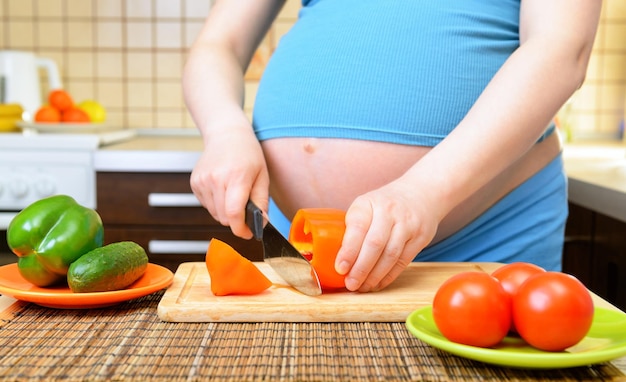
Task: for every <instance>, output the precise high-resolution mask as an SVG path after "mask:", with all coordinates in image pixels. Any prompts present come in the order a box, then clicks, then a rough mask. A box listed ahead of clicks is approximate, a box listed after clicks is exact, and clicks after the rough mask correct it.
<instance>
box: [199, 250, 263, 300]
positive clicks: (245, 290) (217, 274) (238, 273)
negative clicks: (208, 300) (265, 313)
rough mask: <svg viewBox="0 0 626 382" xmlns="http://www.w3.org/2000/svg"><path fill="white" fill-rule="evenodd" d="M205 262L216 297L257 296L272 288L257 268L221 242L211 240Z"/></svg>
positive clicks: (212, 290)
mask: <svg viewBox="0 0 626 382" xmlns="http://www.w3.org/2000/svg"><path fill="white" fill-rule="evenodd" d="M205 260H206V267H207V270H208V271H209V276H210V277H211V292H213V294H214V295H216V296H227V295H231V294H241V295H251V294H258V293H261V292H263V291H264V290H266V289H267V288H269V287H270V286H272V282H271V281H270V280H269V279H268V278H267V277H266V276H265V275H264V274H263V273H262V272H261V271H260V270H259V268H257V267H256V266H255V265H254V264H253V263H252V262H251V261H250V260H248V259H246V258H245V257H243V256H241V254H239V252H237V251H236V250H235V249H234V248H233V247H231V246H230V245H228V244H226V243H224V242H223V241H221V240H218V239H215V238H213V239H211V242H210V243H209V248H208V250H207V253H206V258H205Z"/></svg>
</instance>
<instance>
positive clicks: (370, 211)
mask: <svg viewBox="0 0 626 382" xmlns="http://www.w3.org/2000/svg"><path fill="white" fill-rule="evenodd" d="M283 3H284V1H280V0H255V1H249V0H222V1H219V0H218V1H216V2H215V4H214V6H213V7H212V9H211V12H210V14H209V15H208V17H207V20H206V23H205V25H204V27H203V29H202V31H201V32H200V35H199V36H198V38H197V40H196V41H195V43H194V44H193V46H192V48H191V51H190V55H189V60H188V62H187V64H186V67H185V72H184V79H183V86H184V93H185V100H186V103H187V106H188V108H189V110H190V112H191V114H192V116H193V118H194V121H195V123H196V125H197V126H198V128H199V129H200V131H201V133H202V137H203V140H204V144H205V146H204V151H203V153H202V156H201V158H200V160H199V161H198V163H197V165H196V167H195V168H194V171H193V173H192V176H191V181H190V182H191V186H192V189H193V191H194V193H195V194H196V196H197V198H198V199H199V200H200V202H201V203H202V204H203V205H204V206H205V207H206V208H207V210H208V211H209V212H210V213H211V215H212V216H214V217H215V219H216V220H218V221H219V222H221V223H222V224H224V225H226V226H229V227H230V228H231V230H232V231H233V233H234V234H236V235H238V236H241V237H244V238H249V237H251V232H250V231H249V230H248V228H247V227H246V225H245V222H244V210H245V205H246V202H247V200H248V199H251V200H253V201H254V202H255V203H256V204H257V205H258V206H260V207H261V208H262V209H264V210H267V209H268V206H269V198H270V196H271V198H272V199H273V200H274V201H275V203H276V205H277V206H278V208H279V209H280V210H278V209H276V208H270V210H269V214H270V219H271V220H276V219H277V216H278V214H280V213H282V214H284V216H286V217H287V218H288V219H291V217H293V215H294V214H295V212H296V211H297V210H298V209H299V208H308V207H333V208H340V209H343V210H346V211H347V214H346V231H345V235H344V240H343V244H342V248H341V250H340V251H339V253H338V255H337V261H336V264H335V267H336V269H337V271H338V272H339V273H341V274H345V275H346V278H345V283H346V287H347V288H348V289H349V290H358V291H362V292H367V291H371V290H378V289H381V288H384V287H386V286H387V285H389V284H390V283H391V282H392V281H393V280H394V279H395V278H396V277H397V276H398V275H399V274H400V272H402V270H404V269H405V267H406V266H407V265H408V264H409V263H410V262H411V261H414V260H415V261H497V262H513V261H527V262H532V263H535V264H538V265H540V266H542V267H544V268H546V269H550V270H559V269H560V267H561V250H562V245H563V231H564V225H565V221H566V218H567V195H566V190H567V188H566V178H565V175H564V173H563V164H562V160H561V155H560V153H561V146H560V140H559V137H558V132H556V131H555V128H554V125H553V124H552V119H553V117H554V115H555V114H556V113H557V111H558V110H559V108H560V107H561V106H562V105H563V104H564V103H565V101H566V100H567V99H568V98H569V97H570V96H571V95H572V93H573V92H574V91H575V90H576V89H577V88H578V87H579V86H580V85H581V83H582V82H583V80H584V76H585V72H586V67H587V63H588V60H589V55H590V52H591V47H592V44H593V41H594V37H595V32H596V28H597V23H598V18H599V13H600V8H601V2H600V1H590V0H552V1H548V2H546V1H543V0H523V1H520V0H465V1H458V0H424V1H414V0H384V1H383V0H308V1H307V0H303V1H302V5H303V7H302V9H301V11H300V14H299V17H298V21H297V22H296V23H295V25H294V26H293V27H292V29H291V30H290V31H289V32H288V33H287V34H286V35H285V36H284V37H283V38H282V39H281V41H280V43H279V44H278V47H277V50H276V51H275V52H274V53H273V55H272V58H271V60H270V62H269V64H268V66H267V68H266V69H265V72H264V75H263V78H262V80H261V83H260V86H259V89H258V93H257V97H256V101H255V108H254V116H253V121H252V123H251V122H250V121H249V119H248V118H247V117H246V115H245V114H244V112H243V110H242V104H243V89H244V86H243V76H244V73H245V70H246V68H247V66H248V64H249V62H250V60H251V57H252V55H253V54H254V52H255V50H256V48H257V46H258V44H259V43H260V41H261V40H262V38H263V37H264V35H265V34H266V32H267V30H268V29H269V27H270V26H271V23H272V21H273V20H274V18H275V17H276V15H277V14H278V12H279V11H280V9H281V7H282V5H283Z"/></svg>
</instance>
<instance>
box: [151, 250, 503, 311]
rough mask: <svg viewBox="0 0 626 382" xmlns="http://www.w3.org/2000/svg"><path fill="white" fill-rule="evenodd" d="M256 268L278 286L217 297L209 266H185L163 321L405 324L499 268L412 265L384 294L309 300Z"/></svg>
mask: <svg viewBox="0 0 626 382" xmlns="http://www.w3.org/2000/svg"><path fill="white" fill-rule="evenodd" d="M255 265H256V266H257V267H258V268H259V269H260V270H261V271H262V272H263V273H264V274H265V275H266V276H267V277H268V278H269V279H270V280H271V281H272V282H273V283H274V285H273V286H272V287H270V288H269V289H267V290H266V291H264V292H263V293H261V294H258V295H253V296H214V295H213V294H212V293H211V280H210V278H209V274H208V272H207V269H206V266H205V264H204V263H200V262H199V263H183V264H181V265H180V266H179V268H178V270H177V271H176V273H175V274H174V281H173V283H172V285H170V287H169V288H168V289H167V290H166V291H165V294H164V295H163V298H162V299H161V301H160V302H159V306H158V315H159V317H160V318H161V320H163V321H172V322H404V321H405V320H406V317H407V316H408V315H409V313H411V312H412V311H414V310H415V309H418V308H420V307H423V306H428V305H431V304H432V300H433V297H434V296H435V292H436V291H437V289H438V288H439V286H440V285H441V284H442V283H443V282H444V281H445V280H447V279H448V278H449V277H451V276H452V275H454V274H457V273H459V272H464V271H484V272H489V273H491V272H492V271H493V270H494V269H496V268H498V267H499V266H501V265H502V264H498V263H411V264H410V265H409V267H408V268H407V269H406V270H405V271H404V272H403V273H402V274H401V275H400V276H399V277H398V279H396V281H394V283H393V284H391V285H390V286H388V287H387V288H385V289H383V290H382V291H379V292H372V293H355V292H347V291H342V292H333V293H323V294H322V295H321V296H317V297H311V296H306V295H304V294H302V293H300V292H298V291H296V290H295V289H293V288H291V287H289V286H288V285H287V284H286V283H285V281H284V280H283V279H282V278H281V277H280V276H278V275H277V274H276V273H275V272H274V271H273V270H272V269H271V268H270V266H269V265H268V264H265V263H262V262H259V263H255Z"/></svg>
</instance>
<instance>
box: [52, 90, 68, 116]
mask: <svg viewBox="0 0 626 382" xmlns="http://www.w3.org/2000/svg"><path fill="white" fill-rule="evenodd" d="M48 103H49V104H50V106H52V107H54V108H56V109H57V110H59V111H61V112H64V111H66V110H68V109H69V108H71V107H73V106H74V100H73V99H72V96H71V95H70V94H69V93H68V92H66V91H65V90H63V89H55V90H52V91H51V92H50V94H48Z"/></svg>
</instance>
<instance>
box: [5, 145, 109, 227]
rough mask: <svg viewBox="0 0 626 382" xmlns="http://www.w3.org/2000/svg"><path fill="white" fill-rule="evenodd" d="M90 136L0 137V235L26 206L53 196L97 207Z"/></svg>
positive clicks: (93, 149)
mask: <svg viewBox="0 0 626 382" xmlns="http://www.w3.org/2000/svg"><path fill="white" fill-rule="evenodd" d="M99 143H100V138H99V137H98V136H97V135H91V134H74V135H70V134H39V135H23V134H0V231H3V230H6V229H7V227H8V225H9V223H10V222H11V220H12V219H13V217H14V216H15V215H16V214H17V213H18V212H19V211H20V210H22V209H23V208H24V207H26V206H28V205H29V204H31V203H33V202H35V201H37V200H39V199H41V198H44V197H47V196H51V195H56V194H66V195H70V196H72V197H73V198H75V199H76V201H77V202H78V203H80V204H82V205H84V206H86V207H90V208H95V207H96V173H95V170H94V165H93V161H94V154H95V151H96V149H97V148H98V146H99Z"/></svg>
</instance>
